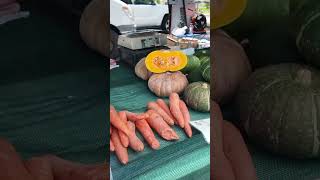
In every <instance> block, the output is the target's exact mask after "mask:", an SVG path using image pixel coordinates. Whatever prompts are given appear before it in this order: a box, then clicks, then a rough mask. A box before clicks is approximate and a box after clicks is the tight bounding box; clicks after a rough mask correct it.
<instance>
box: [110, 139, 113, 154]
mask: <svg viewBox="0 0 320 180" xmlns="http://www.w3.org/2000/svg"><path fill="white" fill-rule="evenodd" d="M110 151H112V152H113V151H114V145H113V142H112V140H111V139H110Z"/></svg>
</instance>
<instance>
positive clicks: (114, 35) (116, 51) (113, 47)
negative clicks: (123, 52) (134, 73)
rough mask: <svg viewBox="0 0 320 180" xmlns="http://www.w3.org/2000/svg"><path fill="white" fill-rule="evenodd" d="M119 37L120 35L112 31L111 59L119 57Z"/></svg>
mask: <svg viewBox="0 0 320 180" xmlns="http://www.w3.org/2000/svg"><path fill="white" fill-rule="evenodd" d="M118 36H119V34H118V33H117V32H115V31H114V30H112V29H111V30H110V37H111V41H110V58H111V59H116V58H118V57H119V48H118Z"/></svg>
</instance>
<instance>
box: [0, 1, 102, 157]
mask: <svg viewBox="0 0 320 180" xmlns="http://www.w3.org/2000/svg"><path fill="white" fill-rule="evenodd" d="M22 7H23V9H24V10H28V11H30V17H29V18H26V19H19V20H16V21H12V22H9V23H7V24H5V25H0V137H2V138H6V139H8V140H9V141H10V142H11V143H13V144H14V146H15V147H16V149H17V151H18V152H19V153H21V155H22V157H24V158H29V157H31V156H35V155H41V154H48V153H53V154H56V155H59V156H61V157H63V158H66V159H70V160H74V161H78V162H87V163H90V162H104V161H105V158H106V156H107V154H106V153H107V150H108V148H107V144H108V137H107V135H108V131H107V130H108V123H107V120H106V116H107V113H106V111H105V108H106V107H107V101H108V99H107V97H106V93H105V90H106V89H107V88H108V87H106V85H107V83H106V73H105V72H106V70H105V61H104V58H103V57H101V56H99V55H97V54H95V53H93V51H91V50H90V49H88V48H87V47H86V46H85V45H84V43H83V42H82V41H81V39H80V36H79V30H78V20H77V19H75V18H74V17H71V16H69V15H65V14H63V13H60V12H58V11H56V10H55V8H54V7H51V8H49V6H45V5H40V4H37V5H35V4H32V3H30V2H28V4H23V6H22Z"/></svg>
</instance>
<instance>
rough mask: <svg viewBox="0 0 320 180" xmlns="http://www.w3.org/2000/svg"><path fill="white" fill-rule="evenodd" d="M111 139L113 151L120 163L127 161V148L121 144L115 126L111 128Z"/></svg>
mask: <svg viewBox="0 0 320 180" xmlns="http://www.w3.org/2000/svg"><path fill="white" fill-rule="evenodd" d="M111 140H112V142H113V144H114V148H115V152H116V155H117V157H118V159H119V161H120V162H121V163H122V164H127V163H128V161H129V156H128V150H127V148H125V147H124V146H123V145H122V144H121V142H120V138H119V134H118V130H117V129H116V128H114V129H113V130H112V135H111Z"/></svg>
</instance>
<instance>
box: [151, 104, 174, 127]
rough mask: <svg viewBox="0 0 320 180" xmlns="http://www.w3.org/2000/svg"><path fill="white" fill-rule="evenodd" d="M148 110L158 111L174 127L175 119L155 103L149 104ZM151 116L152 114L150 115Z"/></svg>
mask: <svg viewBox="0 0 320 180" xmlns="http://www.w3.org/2000/svg"><path fill="white" fill-rule="evenodd" d="M148 109H152V110H154V111H156V112H157V113H158V114H159V115H160V116H162V118H163V120H164V121H165V122H166V123H168V124H169V125H174V121H173V119H172V118H171V117H170V116H169V115H168V114H167V113H166V112H165V111H164V110H163V109H162V108H161V107H160V106H159V105H158V104H157V103H155V102H149V103H148ZM149 116H150V114H149Z"/></svg>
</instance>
